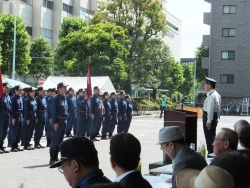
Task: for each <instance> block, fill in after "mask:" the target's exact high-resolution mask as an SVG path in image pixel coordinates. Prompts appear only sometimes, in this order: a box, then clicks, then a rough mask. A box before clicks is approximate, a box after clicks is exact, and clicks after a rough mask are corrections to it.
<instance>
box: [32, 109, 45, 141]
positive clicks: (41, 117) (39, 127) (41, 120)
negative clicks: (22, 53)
mask: <svg viewBox="0 0 250 188" xmlns="http://www.w3.org/2000/svg"><path fill="white" fill-rule="evenodd" d="M37 119H38V120H37V123H36V125H35V134H34V141H35V142H39V141H40V140H41V138H42V136H43V130H44V124H45V112H38V113H37Z"/></svg>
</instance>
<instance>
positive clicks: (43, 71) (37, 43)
mask: <svg viewBox="0 0 250 188" xmlns="http://www.w3.org/2000/svg"><path fill="white" fill-rule="evenodd" d="M30 55H31V58H32V60H31V64H29V65H28V68H29V74H30V75H32V77H33V78H34V80H35V81H37V80H38V78H39V77H41V76H44V77H48V76H49V75H50V74H51V73H52V71H53V62H54V55H53V51H52V48H51V46H50V45H49V43H48V42H47V41H46V40H45V39H44V38H43V37H38V38H35V40H33V41H32V42H31V45H30Z"/></svg>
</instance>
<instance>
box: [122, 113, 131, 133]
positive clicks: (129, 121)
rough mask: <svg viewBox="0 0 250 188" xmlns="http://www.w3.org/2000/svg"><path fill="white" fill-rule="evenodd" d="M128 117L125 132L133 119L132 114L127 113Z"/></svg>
mask: <svg viewBox="0 0 250 188" xmlns="http://www.w3.org/2000/svg"><path fill="white" fill-rule="evenodd" d="M126 118H127V120H126V121H125V123H124V129H123V132H125V133H127V132H128V129H129V127H130V124H131V120H132V115H131V114H127V117H126Z"/></svg>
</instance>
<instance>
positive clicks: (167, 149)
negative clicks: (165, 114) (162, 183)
mask: <svg viewBox="0 0 250 188" xmlns="http://www.w3.org/2000/svg"><path fill="white" fill-rule="evenodd" d="M157 144H158V145H159V144H160V145H161V148H160V149H161V150H162V151H163V152H164V153H165V154H167V155H168V156H169V157H170V158H171V159H172V160H174V170H173V175H172V179H170V180H167V182H169V183H170V182H171V181H172V187H173V188H176V175H177V173H178V172H179V171H180V170H182V169H185V168H192V169H197V170H202V169H203V168H205V167H206V166H207V163H206V161H205V159H204V158H203V157H202V156H201V155H200V154H198V153H197V152H195V151H194V150H191V149H190V148H189V146H186V145H185V141H184V135H183V134H182V133H181V130H180V128H179V127H177V126H167V127H164V128H162V129H160V131H159V142H158V143H157Z"/></svg>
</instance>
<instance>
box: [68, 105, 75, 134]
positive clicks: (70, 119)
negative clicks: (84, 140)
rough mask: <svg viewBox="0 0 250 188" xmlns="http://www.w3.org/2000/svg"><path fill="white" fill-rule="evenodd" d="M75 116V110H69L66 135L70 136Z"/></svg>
mask: <svg viewBox="0 0 250 188" xmlns="http://www.w3.org/2000/svg"><path fill="white" fill-rule="evenodd" d="M75 116H76V113H75V110H70V111H69V117H67V125H66V134H70V132H71V130H72V128H73V125H74V120H75Z"/></svg>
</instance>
